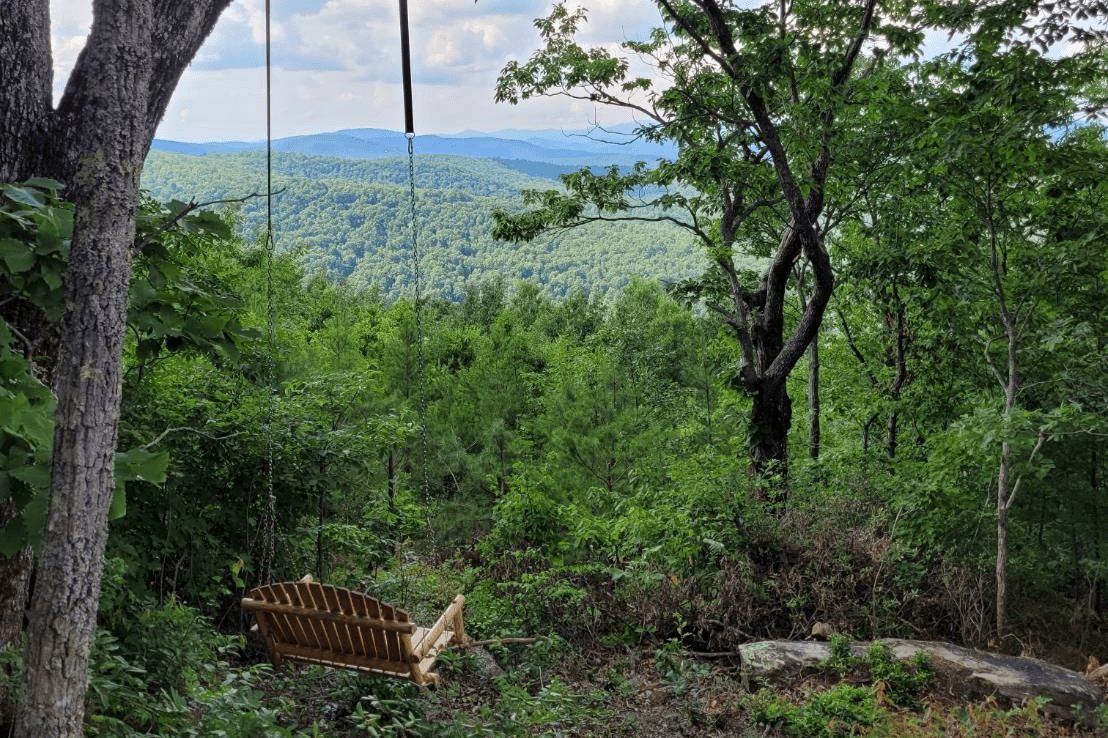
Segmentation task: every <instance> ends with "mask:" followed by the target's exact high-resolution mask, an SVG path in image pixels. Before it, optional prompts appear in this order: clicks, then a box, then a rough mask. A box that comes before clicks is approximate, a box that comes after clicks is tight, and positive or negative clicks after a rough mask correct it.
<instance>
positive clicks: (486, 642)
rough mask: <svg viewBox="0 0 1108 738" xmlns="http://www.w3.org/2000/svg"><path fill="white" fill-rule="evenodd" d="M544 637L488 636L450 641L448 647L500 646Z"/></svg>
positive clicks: (538, 639)
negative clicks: (484, 638) (479, 639)
mask: <svg viewBox="0 0 1108 738" xmlns="http://www.w3.org/2000/svg"><path fill="white" fill-rule="evenodd" d="M543 640H546V639H545V638H489V639H488V640H484V641H467V642H466V643H451V644H449V646H448V647H449V648H450V649H453V650H457V651H464V650H465V649H467V648H476V647H478V646H492V645H496V646H502V645H504V644H505V643H534V642H535V641H543Z"/></svg>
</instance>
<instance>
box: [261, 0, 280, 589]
mask: <svg viewBox="0 0 1108 738" xmlns="http://www.w3.org/2000/svg"><path fill="white" fill-rule="evenodd" d="M269 18H270V0H266V3H265V203H266V234H265V250H266V290H265V297H266V321H267V323H266V325H267V328H268V331H267V335H268V347H267V348H268V356H267V360H266V376H265V390H266V399H265V418H266V419H265V476H266V491H267V498H266V506H265V512H264V513H262V560H261V565H260V566H259V567H258V576H259V578H260V580H261V581H262V582H267V581H269V580H270V578H271V575H272V571H271V569H272V567H273V529H274V525H275V524H274V520H275V518H276V517H277V494H276V492H275V491H274V481H273V458H274V442H273V424H274V416H275V415H276V413H277V408H276V394H275V392H274V386H275V385H276V384H277V370H276V364H277V319H276V314H275V311H274V307H273V302H274V295H273V256H274V251H275V250H276V248H277V244H276V242H275V240H274V238H273V116H272V106H271V100H272V94H271V90H272V86H271V82H270V71H271V70H272V68H273V65H272V63H271V61H270V31H269V26H270V24H269Z"/></svg>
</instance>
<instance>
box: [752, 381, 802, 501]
mask: <svg viewBox="0 0 1108 738" xmlns="http://www.w3.org/2000/svg"><path fill="white" fill-rule="evenodd" d="M792 417H793V404H792V399H791V398H790V397H789V393H788V392H787V391H786V389H785V383H784V382H781V383H779V384H773V385H769V386H765V385H764V386H763V387H762V390H761V392H759V393H758V394H757V395H755V397H754V406H753V408H752V409H751V413H750V420H751V436H752V438H751V441H752V444H751V450H750V459H751V469H752V470H753V471H754V473H755V474H757V475H759V476H761V475H764V474H768V473H778V474H785V473H786V472H787V470H788V462H789V428H790V427H791V426H792ZM776 497H777V499H778V500H780V501H784V500H783V497H784V490H783V489H782V490H781V491H780V492H779V493H778V494H777V495H776Z"/></svg>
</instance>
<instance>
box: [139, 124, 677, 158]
mask: <svg viewBox="0 0 1108 738" xmlns="http://www.w3.org/2000/svg"><path fill="white" fill-rule="evenodd" d="M153 148H154V149H157V150H160V151H168V152H173V153H178V154H187V155H192V156H203V155H204V154H221V153H235V152H241V151H257V150H262V149H265V142H264V141H252V142H248V141H213V142H205V143H185V142H180V141H166V140H163V139H154V143H153ZM273 150H274V151H280V152H287V153H296V154H306V155H313V156H339V157H344V158H349V159H379V158H382V157H390V156H402V155H405V154H407V152H408V141H407V136H406V135H405V134H403V133H400V132H398V131H386V130H381V129H376V128H354V129H347V130H342V131H334V132H330V133H314V134H309V135H303V136H289V137H287V138H280V139H275V140H274V141H273ZM415 150H416V151H417V152H418V153H420V154H450V155H454V156H463V157H469V158H477V159H499V160H519V161H526V162H542V163H546V164H556V165H559V166H565V167H578V166H586V165H588V166H594V167H595V166H610V165H618V166H622V167H626V166H631V165H632V164H634V163H635V162H639V161H644V162H647V163H648V164H653V163H654V162H655V161H657V160H658V159H660V158H663V157H671V156H673V153H674V149H673V147H671V146H666V145H661V144H655V143H651V142H648V141H643V140H640V139H636V138H634V137H633V135H631V134H630V133H629V132H624V131H618V130H616V131H611V132H602V131H596V132H591V133H587V132H585V131H576V132H572V131H571V132H562V131H557V130H541V131H520V130H510V131H502V132H493V133H479V132H470V131H467V132H465V133H460V134H448V135H426V136H423V135H420V136H416V138H415Z"/></svg>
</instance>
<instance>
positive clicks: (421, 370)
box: [407, 133, 431, 499]
mask: <svg viewBox="0 0 1108 738" xmlns="http://www.w3.org/2000/svg"><path fill="white" fill-rule="evenodd" d="M407 137H408V191H409V194H410V200H409V202H410V206H411V227H412V282H413V285H414V289H415V332H416V361H417V362H418V372H417V376H418V377H419V390H418V391H419V445H420V452H421V454H422V456H423V459H422V461H423V464H422V466H423V479H422V480H421V482H420V492H421V494H422V497H423V499H427V494H428V487H429V477H430V471H429V469H430V466H431V461H430V450H429V447H428V443H427V386H426V380H425V373H426V359H425V358H424V355H423V284H422V279H423V275H422V273H421V272H420V267H419V238H418V232H417V227H416V225H417V219H416V191H415V147H414V145H413V140H414V139H415V134H414V133H408V134H407Z"/></svg>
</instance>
